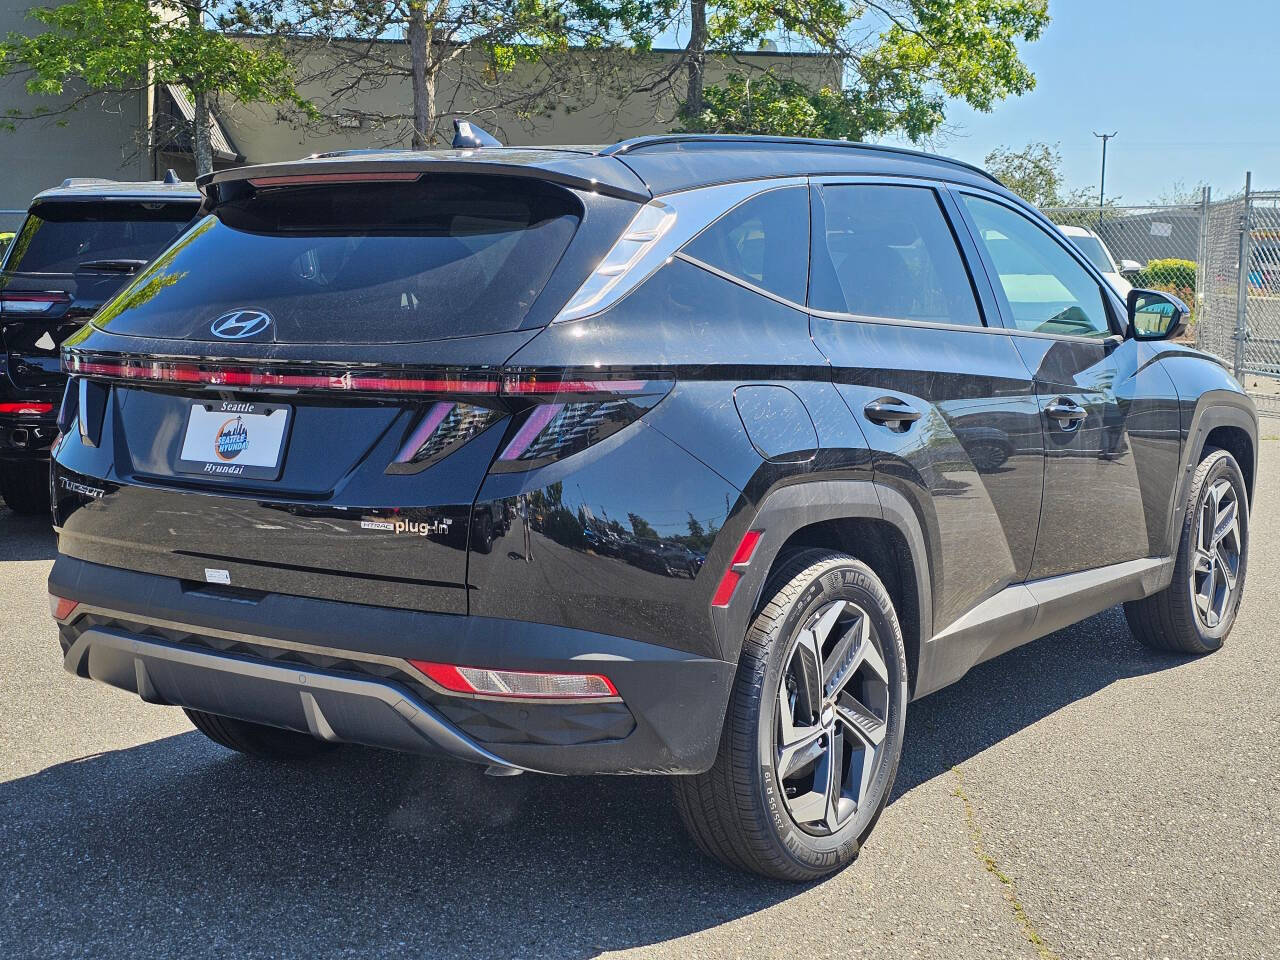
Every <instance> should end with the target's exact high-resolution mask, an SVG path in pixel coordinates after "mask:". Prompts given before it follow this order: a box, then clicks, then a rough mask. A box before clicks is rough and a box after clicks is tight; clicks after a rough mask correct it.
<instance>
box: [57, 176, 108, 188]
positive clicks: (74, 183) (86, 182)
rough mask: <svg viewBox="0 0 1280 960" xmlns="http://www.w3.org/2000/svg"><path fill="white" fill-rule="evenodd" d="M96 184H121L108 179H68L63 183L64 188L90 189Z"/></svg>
mask: <svg viewBox="0 0 1280 960" xmlns="http://www.w3.org/2000/svg"><path fill="white" fill-rule="evenodd" d="M95 183H119V181H118V180H111V179H109V178H107V177H67V179H65V180H63V181H62V185H63V186H64V187H90V186H93V185H94V184H95Z"/></svg>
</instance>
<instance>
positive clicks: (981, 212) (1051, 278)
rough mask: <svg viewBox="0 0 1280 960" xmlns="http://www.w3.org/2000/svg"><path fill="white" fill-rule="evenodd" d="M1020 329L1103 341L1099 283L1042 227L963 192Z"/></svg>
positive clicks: (1104, 311)
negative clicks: (1094, 338)
mask: <svg viewBox="0 0 1280 960" xmlns="http://www.w3.org/2000/svg"><path fill="white" fill-rule="evenodd" d="M962 196H963V197H964V204H965V206H966V207H967V208H968V210H969V215H970V216H971V217H972V218H973V222H974V225H975V226H976V227H977V228H978V242H979V243H981V244H982V245H983V246H984V247H986V250H987V254H988V256H989V257H990V258H991V262H992V263H993V264H994V265H995V269H996V273H997V274H998V275H999V277H1000V286H1001V288H1002V289H1003V290H1004V295H1005V299H1006V300H1008V302H1009V309H1010V311H1011V313H1012V315H1013V322H1014V325H1015V326H1017V328H1018V329H1019V330H1031V331H1035V332H1038V333H1060V334H1071V335H1073V336H1078V337H1105V336H1108V335H1109V334H1110V333H1111V327H1110V324H1109V323H1108V322H1107V309H1106V305H1105V303H1104V301H1103V298H1102V291H1101V289H1099V287H1098V283H1097V281H1096V280H1094V279H1093V277H1092V276H1090V275H1089V272H1088V271H1087V270H1085V268H1084V267H1082V266H1080V264H1079V263H1077V262H1076V260H1075V259H1074V258H1073V257H1072V256H1071V255H1070V254H1069V253H1067V251H1066V250H1064V249H1063V248H1062V246H1061V245H1060V244H1059V243H1058V242H1057V241H1056V240H1054V238H1053V237H1052V236H1050V235H1049V234H1048V233H1047V232H1046V231H1045V230H1044V229H1043V228H1042V227H1040V226H1038V225H1037V224H1035V223H1033V222H1032V221H1031V220H1029V219H1028V218H1026V217H1024V216H1023V215H1022V214H1020V213H1017V212H1016V211H1014V210H1012V209H1010V208H1009V207H1006V206H1005V205H1004V204H1001V203H995V202H994V201H992V200H984V199H983V198H981V197H975V196H971V195H969V194H963V195H962Z"/></svg>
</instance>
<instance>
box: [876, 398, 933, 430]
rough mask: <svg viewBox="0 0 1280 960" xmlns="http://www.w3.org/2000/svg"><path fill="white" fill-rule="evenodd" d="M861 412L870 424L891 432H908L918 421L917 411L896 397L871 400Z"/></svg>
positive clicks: (918, 413)
mask: <svg viewBox="0 0 1280 960" xmlns="http://www.w3.org/2000/svg"><path fill="white" fill-rule="evenodd" d="M862 412H863V413H864V414H866V417H867V419H868V420H870V421H871V422H872V423H878V424H881V425H882V426H886V427H888V428H889V429H891V430H900V431H905V430H908V429H910V427H911V424H913V423H915V422H916V421H917V420H919V419H920V411H919V410H917V409H916V408H915V407H911V406H908V405H907V403H906V401H905V400H899V399H898V398H897V397H881V398H880V399H879V400H872V401H871V402H870V403H868V404H867V405H866V406H865V407H863V408H862Z"/></svg>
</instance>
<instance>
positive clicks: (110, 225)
mask: <svg viewBox="0 0 1280 960" xmlns="http://www.w3.org/2000/svg"><path fill="white" fill-rule="evenodd" d="M199 206H200V193H199V191H198V190H196V185H195V184H194V183H183V182H181V181H180V180H178V178H177V175H176V174H174V173H173V172H172V171H170V172H169V174H168V176H167V177H166V179H164V180H157V181H149V182H143V183H123V182H120V181H116V180H95V179H72V180H67V181H65V182H64V183H63V184H62V185H61V186H60V187H55V188H53V189H52V190H45V191H44V192H42V193H40V194H37V195H36V198H35V199H34V200H32V201H31V207H30V209H29V210H28V212H27V217H26V219H25V220H24V221H23V223H22V226H21V227H20V228H19V229H18V232H17V235H16V236H15V238H14V240H13V242H12V243H11V244H10V245H9V247H8V249H7V254H6V255H5V257H4V259H3V260H2V261H0V342H2V343H3V347H4V349H3V351H2V352H0V365H2V366H3V369H2V370H0V498H3V500H4V501H5V503H7V504H8V505H9V508H10V509H12V510H14V511H15V512H17V513H25V514H40V513H46V514H47V513H48V511H49V445H50V444H51V443H52V442H53V438H54V436H55V435H56V434H57V432H58V430H57V426H56V418H57V413H58V401H59V400H60V399H61V398H62V393H63V388H64V386H65V377H64V376H63V374H62V369H61V366H60V363H59V358H58V348H59V346H60V344H61V343H62V342H63V341H64V340H65V339H66V338H67V337H69V336H70V335H71V334H72V333H74V332H75V331H76V330H78V329H80V327H81V326H82V325H83V324H84V322H85V320H87V319H88V318H89V317H91V316H92V315H93V312H94V311H95V310H97V309H98V308H99V307H100V306H102V304H103V303H105V302H106V301H107V300H108V299H110V298H111V297H112V296H113V295H114V294H115V293H116V291H117V290H119V289H120V288H121V287H122V286H124V283H125V281H126V280H128V279H129V277H130V276H131V275H132V274H134V273H136V272H137V271H138V270H139V269H141V268H142V267H143V266H145V265H146V263H147V261H148V260H150V259H151V258H152V257H154V256H155V255H156V254H158V253H159V252H160V251H161V250H163V249H164V248H165V247H167V246H168V245H169V244H170V243H171V242H172V241H173V240H175V239H176V238H177V236H178V234H180V233H181V232H182V231H183V230H184V229H185V228H186V226H187V225H188V224H190V223H191V219H192V217H194V216H195V214H196V211H197V210H198V209H199ZM2 249H3V248H0V250H2Z"/></svg>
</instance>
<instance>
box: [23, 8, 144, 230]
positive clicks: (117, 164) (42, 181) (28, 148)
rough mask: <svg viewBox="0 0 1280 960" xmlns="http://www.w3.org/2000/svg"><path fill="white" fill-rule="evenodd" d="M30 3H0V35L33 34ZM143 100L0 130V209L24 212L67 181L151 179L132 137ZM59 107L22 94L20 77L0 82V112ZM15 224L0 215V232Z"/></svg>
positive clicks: (93, 106) (140, 123)
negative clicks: (37, 198) (35, 199)
mask: <svg viewBox="0 0 1280 960" xmlns="http://www.w3.org/2000/svg"><path fill="white" fill-rule="evenodd" d="M33 5H34V4H33V3H32V0H0V36H5V35H7V34H8V33H9V32H10V31H18V32H23V33H33V32H37V30H36V28H38V27H39V24H37V23H35V22H34V21H32V20H29V19H28V18H27V16H26V12H27V10H28V8H30V7H31V6H33ZM144 99H145V98H143V97H142V96H141V95H136V96H131V97H126V98H123V99H120V98H113V99H112V100H110V101H108V102H107V103H105V104H104V103H102V102H94V103H86V104H85V105H83V106H82V107H81V108H80V109H79V110H77V111H76V112H74V113H71V114H68V115H66V116H63V117H60V118H45V119H40V120H33V121H28V122H25V123H20V124H18V129H17V131H16V132H12V133H11V132H9V131H7V130H0V210H25V209H26V207H27V204H28V203H30V201H31V198H32V197H33V196H35V194H37V193H39V192H40V191H41V190H44V189H45V188H47V187H52V186H56V185H58V184H59V183H61V182H62V181H63V180H64V179H66V178H67V177H111V178H114V179H121V180H139V179H148V180H149V179H151V175H152V174H151V159H150V157H149V156H148V155H147V151H146V150H145V149H139V144H138V139H137V136H138V131H139V130H143V129H146V126H147V123H146V117H145V114H144V112H143V110H144V106H145V103H144ZM65 103H66V100H59V99H57V98H54V97H32V96H30V95H28V94H27V92H26V89H25V86H24V81H23V78H21V77H7V78H5V79H2V80H0V112H2V111H7V110H20V111H24V112H26V111H31V110H35V109H37V108H39V107H44V108H46V109H55V110H56V109H58V108H59V107H60V106H62V105H64V104H65ZM59 120H61V121H64V122H65V125H61V126H60V125H59V124H58V121H59ZM20 222H21V217H20V216H15V215H13V214H0V230H12V229H14V226H15V225H16V224H17V223H20Z"/></svg>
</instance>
